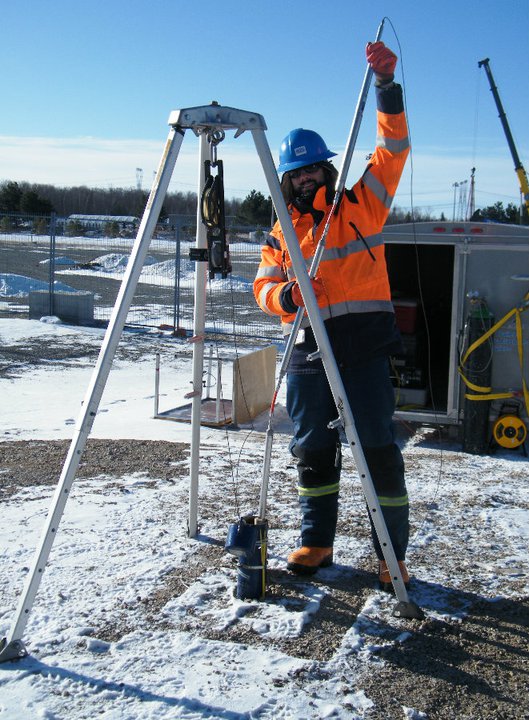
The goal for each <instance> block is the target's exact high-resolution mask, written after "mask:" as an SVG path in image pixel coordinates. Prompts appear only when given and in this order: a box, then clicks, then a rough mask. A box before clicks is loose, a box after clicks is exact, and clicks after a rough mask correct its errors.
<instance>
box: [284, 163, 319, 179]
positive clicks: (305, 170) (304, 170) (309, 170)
mask: <svg viewBox="0 0 529 720" xmlns="http://www.w3.org/2000/svg"><path fill="white" fill-rule="evenodd" d="M320 168H321V165H320V164H319V163H313V164H312V165H305V166H304V167H301V168H299V169H298V170H291V171H290V172H289V173H288V176H289V177H290V178H291V179H292V180H297V179H298V178H300V177H301V176H302V175H303V174H305V175H314V174H315V173H317V172H318V170H319V169H320Z"/></svg>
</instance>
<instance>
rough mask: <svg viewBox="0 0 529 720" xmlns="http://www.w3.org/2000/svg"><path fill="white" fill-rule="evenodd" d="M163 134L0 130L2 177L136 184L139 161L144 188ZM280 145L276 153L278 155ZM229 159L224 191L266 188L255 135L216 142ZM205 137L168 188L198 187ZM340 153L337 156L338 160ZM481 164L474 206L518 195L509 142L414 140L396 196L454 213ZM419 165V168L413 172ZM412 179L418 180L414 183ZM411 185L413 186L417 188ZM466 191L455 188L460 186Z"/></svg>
mask: <svg viewBox="0 0 529 720" xmlns="http://www.w3.org/2000/svg"><path fill="white" fill-rule="evenodd" d="M164 144H165V138H163V139H161V140H160V141H157V140H134V139H132V140H124V139H118V140H108V139H103V138H96V137H78V138H46V137H12V136H0V167H1V168H2V176H1V177H0V180H15V181H19V182H20V181H28V182H34V183H49V184H54V185H59V186H74V185H87V186H89V187H112V186H113V187H135V186H136V168H142V170H143V188H144V189H146V190H148V189H149V188H150V186H151V184H152V179H153V175H154V173H155V171H156V169H157V167H158V164H159V162H160V158H161V157H162V153H163V149H164ZM274 151H275V149H274V148H272V154H273V155H274V157H275V152H274ZM369 152H370V148H367V147H366V148H360V147H359V148H357V150H356V152H355V155H354V157H353V161H352V164H351V171H350V174H349V179H350V181H351V182H353V181H354V180H355V179H356V178H357V177H358V176H359V175H360V173H361V172H362V170H363V167H364V165H365V157H366V155H367V154H368V153H369ZM218 157H219V159H222V160H223V161H224V185H225V191H226V197H227V198H231V197H238V198H244V197H245V196H246V195H247V194H248V193H249V192H250V190H252V189H256V190H259V191H261V192H263V193H265V194H268V190H267V186H266V181H265V177H264V173H263V170H262V168H261V166H260V162H259V158H258V156H257V153H256V150H255V147H254V145H253V142H252V139H251V136H250V135H249V134H248V135H243V136H242V137H241V138H239V139H237V140H234V139H233V137H231V136H229V135H227V137H226V140H225V141H224V143H223V144H222V145H219V148H218ZM198 160H199V144H198V140H197V138H196V137H195V135H194V134H193V133H192V132H188V133H186V136H185V138H184V142H183V143H182V147H181V150H180V154H179V157H178V160H177V163H176V167H175V170H174V173H173V177H172V180H171V184H170V191H177V190H178V191H181V192H196V190H197V185H198ZM340 163H341V157H340V154H339V155H338V156H337V157H336V159H335V165H336V167H340ZM472 167H475V168H476V174H475V181H476V190H475V197H476V206H477V207H479V206H485V205H489V204H492V203H493V202H496V201H497V200H501V201H502V202H504V204H506V203H507V202H514V203H516V204H517V203H518V201H519V188H518V180H517V177H516V174H515V172H514V169H513V167H512V161H511V158H510V156H509V154H508V153H507V152H506V151H505V150H504V149H503V148H492V149H489V150H488V154H487V156H480V157H479V158H473V157H472V156H471V154H469V153H468V152H465V151H461V152H458V151H454V150H452V149H451V150H450V151H449V152H448V151H447V149H446V148H435V147H434V148H431V147H424V148H415V149H414V151H413V156H412V159H411V161H408V163H407V166H406V170H405V173H404V176H403V178H402V181H401V183H400V187H399V191H398V193H397V196H396V199H395V203H396V204H397V205H399V207H409V206H410V204H411V201H412V196H413V203H414V205H415V206H417V207H423V208H424V207H431V208H434V209H435V210H436V211H439V212H440V211H441V210H443V211H444V212H445V214H446V213H447V212H448V213H450V212H451V210H452V205H453V201H454V193H455V192H456V190H454V188H453V186H454V183H456V182H458V183H461V182H462V181H465V180H467V183H466V186H464V189H467V192H468V191H469V190H470V171H471V168H472ZM412 168H413V174H412ZM412 181H413V186H412ZM412 188H413V189H412ZM459 192H460V191H459V190H458V189H457V193H459Z"/></svg>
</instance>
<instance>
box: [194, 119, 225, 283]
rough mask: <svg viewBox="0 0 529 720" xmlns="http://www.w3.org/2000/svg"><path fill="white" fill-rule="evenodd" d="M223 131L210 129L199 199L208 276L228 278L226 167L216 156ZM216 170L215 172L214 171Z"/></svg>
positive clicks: (223, 134)
mask: <svg viewBox="0 0 529 720" xmlns="http://www.w3.org/2000/svg"><path fill="white" fill-rule="evenodd" d="M224 136H225V133H224V131H223V130H220V129H215V130H212V131H209V132H208V135H207V140H208V143H209V144H210V148H211V160H206V161H205V162H204V170H205V182H204V189H203V190H202V197H201V199H200V210H201V215H202V222H203V223H204V225H205V226H206V227H207V241H208V265H209V277H210V279H211V278H214V277H215V275H217V274H219V275H221V276H222V277H223V278H226V277H227V275H228V273H230V272H231V261H230V250H229V246H228V242H227V240H226V221H225V214H224V168H223V164H222V160H218V159H217V145H218V144H219V143H220V142H222V141H223V140H224ZM213 169H214V170H216V174H213V173H212V170H213Z"/></svg>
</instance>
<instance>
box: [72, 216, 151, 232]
mask: <svg viewBox="0 0 529 720" xmlns="http://www.w3.org/2000/svg"><path fill="white" fill-rule="evenodd" d="M66 222H68V223H70V222H76V223H79V225H81V226H82V227H83V228H85V229H86V230H102V229H103V228H104V227H105V225H107V224H108V223H117V224H118V226H119V229H120V231H121V230H126V231H130V230H136V229H137V227H138V225H139V224H140V221H139V219H138V218H137V217H134V216H133V215H80V214H75V215H69V216H68V218H67V220H66Z"/></svg>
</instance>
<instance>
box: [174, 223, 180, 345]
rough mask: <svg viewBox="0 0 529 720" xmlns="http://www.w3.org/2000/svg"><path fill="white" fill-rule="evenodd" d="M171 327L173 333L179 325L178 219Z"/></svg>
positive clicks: (178, 225) (178, 224) (177, 224)
mask: <svg viewBox="0 0 529 720" xmlns="http://www.w3.org/2000/svg"><path fill="white" fill-rule="evenodd" d="M174 279H175V283H174V301H173V327H174V331H175V333H176V332H177V330H178V328H179V327H180V220H179V218H177V220H176V255H175V261H174Z"/></svg>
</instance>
